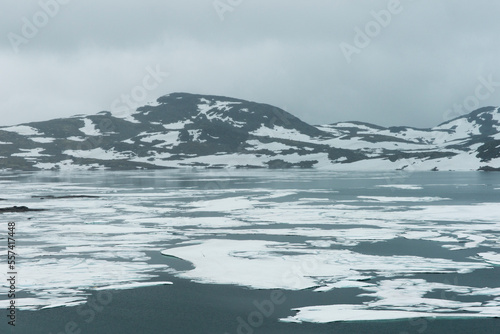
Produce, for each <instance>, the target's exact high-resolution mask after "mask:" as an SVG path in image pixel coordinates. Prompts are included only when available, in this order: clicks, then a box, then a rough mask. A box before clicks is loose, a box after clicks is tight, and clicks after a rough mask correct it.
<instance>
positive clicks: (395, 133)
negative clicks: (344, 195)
mask: <svg viewBox="0 0 500 334" xmlns="http://www.w3.org/2000/svg"><path fill="white" fill-rule="evenodd" d="M184 167H204V168H227V167H229V168H291V167H300V168H311V167H314V168H321V169H332V170H346V169H348V170H478V169H483V170H495V169H497V168H500V110H499V108H498V107H484V108H480V109H477V110H475V111H473V112H471V113H469V114H466V115H463V116H460V117H457V118H454V119H452V120H449V121H446V122H443V123H441V124H439V125H437V126H435V127H432V128H428V129H419V128H414V127H408V126H391V127H382V126H378V125H375V124H370V123H365V122H360V121H350V122H336V123H331V124H326V125H317V126H313V125H310V124H308V123H306V122H304V121H302V120H301V119H299V118H298V117H296V116H294V115H292V114H290V113H288V112H286V111H284V110H283V109H280V108H277V107H275V106H272V105H269V104H263V103H258V102H251V101H246V100H242V99H236V98H230V97H224V96H217V95H201V94H190V93H171V94H167V95H164V96H161V97H159V98H158V99H157V100H156V103H154V104H149V105H145V106H142V107H139V108H137V109H136V110H135V111H132V112H124V111H118V112H110V111H101V112H99V113H97V114H93V115H75V116H72V117H68V118H57V119H53V120H48V121H41V122H30V123H23V124H19V125H16V126H4V127H0V169H3V170H67V169H111V170H132V169H158V168H184Z"/></svg>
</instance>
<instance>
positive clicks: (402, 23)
mask: <svg viewBox="0 0 500 334" xmlns="http://www.w3.org/2000/svg"><path fill="white" fill-rule="evenodd" d="M0 8H1V12H2V13H3V14H4V17H3V18H2V20H0V34H1V36H2V38H1V39H0V73H1V75H2V79H3V80H2V81H1V82H0V111H1V112H2V116H3V118H2V122H1V123H2V125H8V124H17V123H23V122H29V121H33V120H45V119H50V118H56V117H67V116H70V115H73V114H80V113H84V114H92V113H96V112H99V111H101V110H110V109H111V105H112V103H113V101H114V100H116V99H117V98H120V96H122V95H123V94H131V92H133V91H134V88H135V87H137V86H140V85H142V82H143V79H144V77H145V76H146V75H147V74H148V72H147V68H148V67H149V68H155V67H159V68H161V70H162V71H164V72H168V74H169V75H168V77H167V78H166V79H165V80H163V81H162V82H161V83H160V85H158V86H157V87H156V88H155V89H150V90H148V91H147V94H146V95H145V96H141V97H140V99H136V100H138V101H137V102H138V103H146V102H148V101H152V100H155V99H156V98H157V97H159V96H161V95H164V94H167V93H170V92H176V91H185V92H193V93H207V94H215V95H224V96H232V97H237V98H243V99H249V100H254V101H258V102H265V103H270V104H274V105H277V106H279V107H281V108H283V109H286V110H287V111H289V112H291V113H293V114H295V115H297V116H298V117H300V118H302V119H303V120H305V121H306V122H309V123H312V124H321V123H333V122H337V121H345V120H360V121H366V122H371V123H376V124H380V125H386V126H388V125H403V124H404V125H411V126H415V127H430V126H434V125H437V124H438V123H441V122H443V121H444V120H446V119H448V118H451V117H454V116H458V115H459V114H460V113H465V112H467V111H468V110H470V109H472V108H474V107H476V106H478V107H479V106H487V105H500V69H499V65H498V59H499V58H500V57H499V56H500V47H499V46H498V43H497V39H498V38H497V32H498V31H499V28H500V20H498V15H497V13H498V12H499V10H500V4H497V3H492V2H491V1H486V0H478V1H475V2H471V1H467V0H457V1H453V2H451V1H444V0H442V1H432V0H413V1H412V0H400V1H397V0H383V1H382V0H380V1H378V0H377V1H368V0H360V1H356V2H355V3H354V2H352V1H348V0H335V1H332V0H311V1H285V0H275V1H264V0H252V1H250V0H216V1H214V0H203V1H201V0H200V1H196V2H195V1H185V0H172V1H167V2H166V1H160V0H145V1H141V2H133V3H129V2H120V1H115V0H109V1H105V2H99V1H95V0H88V1H85V2H78V1H74V0H72V1H71V0H40V1H25V2H22V3H18V2H15V3H14V2H13V1H12V0H9V1H7V2H5V3H4V4H2V5H0ZM341 45H344V46H345V45H349V46H350V47H352V49H350V50H351V51H352V50H354V51H355V52H351V53H350V54H348V56H347V57H346V52H345V48H344V50H343V49H342V48H341ZM484 82H489V86H488V85H486V86H485V84H484ZM497 82H498V83H497Z"/></svg>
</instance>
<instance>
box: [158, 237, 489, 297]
mask: <svg viewBox="0 0 500 334" xmlns="http://www.w3.org/2000/svg"><path fill="white" fill-rule="evenodd" d="M162 254H164V255H167V256H175V257H178V258H181V259H183V260H186V261H189V262H190V263H192V264H193V265H194V266H195V269H193V270H189V271H186V272H178V273H177V275H178V276H179V277H182V278H187V279H191V280H194V281H196V282H202V283H216V284H237V285H243V286H247V287H251V288H255V289H289V290H300V289H306V288H312V287H320V286H324V285H327V284H332V283H337V282H341V281H352V280H353V277H354V278H357V277H360V276H364V275H366V274H369V275H373V274H376V275H378V276H381V277H392V276H397V275H415V274H422V273H468V272H472V271H474V270H476V269H484V268H489V265H488V264H485V263H479V262H454V261H451V260H446V259H438V258H423V257H417V256H375V255H365V254H360V253H355V252H351V251H348V250H332V249H321V250H318V249H310V248H307V247H306V245H298V244H290V243H280V242H270V241H261V240H228V239H224V240H219V239H211V240H204V241H200V242H197V243H195V244H192V245H186V246H181V247H175V248H171V249H167V250H164V251H162Z"/></svg>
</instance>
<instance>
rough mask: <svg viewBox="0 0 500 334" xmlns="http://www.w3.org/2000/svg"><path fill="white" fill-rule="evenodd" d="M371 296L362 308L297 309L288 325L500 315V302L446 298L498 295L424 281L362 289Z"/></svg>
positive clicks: (385, 283)
mask: <svg viewBox="0 0 500 334" xmlns="http://www.w3.org/2000/svg"><path fill="white" fill-rule="evenodd" d="M360 288H361V289H362V290H365V291H367V292H369V293H364V294H360V295H359V297H372V298H373V299H372V300H371V301H368V302H364V303H363V304H362V305H346V304H337V305H322V306H309V307H302V308H298V309H295V310H296V311H298V313H297V314H296V315H295V316H291V317H288V318H285V319H281V320H282V321H285V322H314V323H327V322H335V321H373V320H391V319H405V318H419V317H428V318H431V317H433V318H434V317H443V318H455V317H456V318H467V317H472V318H474V317H491V316H492V314H495V312H497V314H498V312H499V311H500V302H499V301H496V300H492V301H490V302H489V303H481V302H460V301H458V300H455V299H453V300H451V299H446V298H443V297H445V296H446V295H451V293H456V294H457V295H458V296H468V295H470V294H472V295H489V294H491V293H492V292H497V291H484V289H482V288H474V287H468V286H458V285H449V284H444V283H431V282H427V281H425V280H422V279H396V280H383V281H381V282H379V283H378V284H369V285H365V286H361V287H360ZM436 290H440V291H442V292H441V297H442V298H439V299H438V298H428V297H425V295H426V294H428V293H430V292H432V291H436Z"/></svg>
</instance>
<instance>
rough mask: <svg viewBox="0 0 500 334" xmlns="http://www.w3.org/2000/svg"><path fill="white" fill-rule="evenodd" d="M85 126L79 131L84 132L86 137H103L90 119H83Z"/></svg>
mask: <svg viewBox="0 0 500 334" xmlns="http://www.w3.org/2000/svg"><path fill="white" fill-rule="evenodd" d="M82 120H83V121H84V122H85V125H84V126H83V127H82V128H80V129H79V130H80V131H81V132H83V134H85V135H86V136H101V135H102V133H101V132H100V131H99V130H98V129H97V128H96V126H95V124H94V122H92V120H90V119H88V118H84V119H82Z"/></svg>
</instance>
